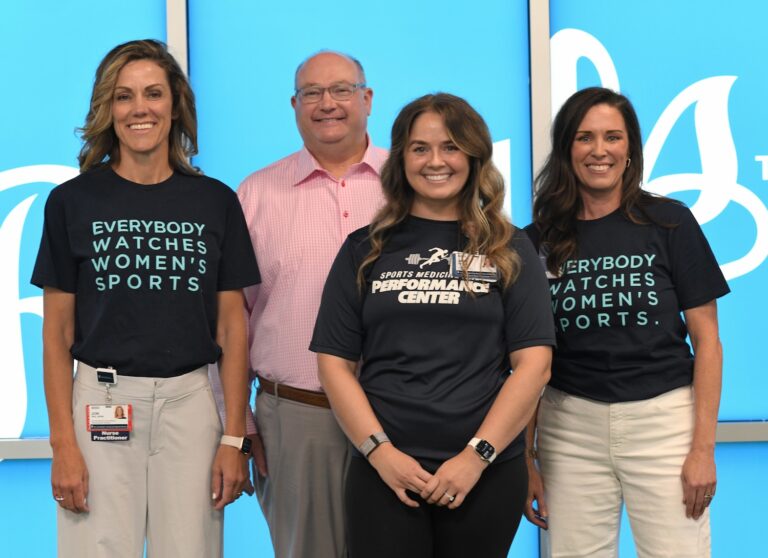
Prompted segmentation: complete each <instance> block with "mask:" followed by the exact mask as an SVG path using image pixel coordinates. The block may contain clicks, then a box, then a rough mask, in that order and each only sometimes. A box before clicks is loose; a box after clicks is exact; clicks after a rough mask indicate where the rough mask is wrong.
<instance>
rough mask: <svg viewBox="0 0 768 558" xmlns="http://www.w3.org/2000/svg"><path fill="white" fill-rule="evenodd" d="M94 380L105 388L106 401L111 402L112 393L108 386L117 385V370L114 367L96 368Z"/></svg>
mask: <svg viewBox="0 0 768 558" xmlns="http://www.w3.org/2000/svg"><path fill="white" fill-rule="evenodd" d="M96 381H97V382H99V383H100V384H101V385H103V386H104V387H105V388H106V390H107V395H106V398H105V399H106V401H107V403H111V402H112V393H110V391H109V388H111V387H112V386H116V385H117V370H115V369H114V368H111V367H110V368H97V369H96Z"/></svg>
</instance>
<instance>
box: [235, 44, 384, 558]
mask: <svg viewBox="0 0 768 558" xmlns="http://www.w3.org/2000/svg"><path fill="white" fill-rule="evenodd" d="M295 79H296V83H295V88H296V91H295V94H294V96H293V97H291V105H292V106H293V108H294V111H295V112H296V124H297V126H298V128H299V132H300V134H301V137H302V139H303V140H304V147H303V148H302V149H301V150H300V151H298V152H296V153H293V154H292V155H289V156H288V157H286V158H284V159H281V160H279V161H277V162H276V163H273V164H272V165H270V166H268V167H266V168H263V169H261V170H259V171H256V172H255V173H253V174H252V175H250V176H249V177H248V178H246V179H245V180H244V181H243V183H242V184H241V185H240V188H239V189H238V196H239V198H240V202H241V203H242V206H243V211H244V213H245V217H246V220H247V222H248V227H249V229H250V233H251V240H252V241H253V247H254V249H255V251H256V255H257V258H258V261H259V267H260V268H261V270H262V283H261V284H260V285H258V286H256V287H254V288H249V289H246V291H245V296H246V305H247V311H248V317H249V344H250V368H251V370H252V374H254V375H256V376H257V377H258V380H259V386H260V387H259V391H258V395H257V398H256V425H257V429H258V433H253V434H252V435H251V439H252V442H253V448H254V450H253V456H254V464H255V467H254V469H255V472H254V477H255V483H254V484H255V485H256V490H257V493H258V496H259V501H260V503H261V507H262V510H263V511H264V515H265V517H266V519H267V523H268V524H269V529H270V533H271V536H272V544H273V545H274V548H275V555H276V556H277V557H278V558H310V557H312V558H317V557H323V558H334V557H338V558H343V557H345V556H346V541H345V533H344V518H343V514H342V492H343V487H344V477H345V473H346V467H347V462H348V459H349V455H348V452H349V450H348V444H347V440H346V438H345V436H344V434H343V433H342V431H341V430H340V429H339V427H338V425H337V423H336V420H335V418H334V416H333V414H332V412H331V410H330V406H329V405H328V399H327V398H326V397H325V394H324V393H323V392H322V389H321V387H320V382H319V380H318V378H317V358H316V356H315V355H314V354H313V353H311V352H310V351H309V350H308V347H309V342H310V339H311V337H312V330H313V327H314V324H315V318H316V316H317V310H318V308H319V306H320V296H321V294H322V290H323V285H324V284H325V278H326V276H327V275H328V271H329V269H330V267H331V264H332V263H333V259H334V258H335V257H336V253H337V252H338V249H339V247H340V246H341V244H342V243H343V241H344V239H345V238H346V237H347V235H348V234H349V233H351V232H352V231H354V230H356V229H358V228H360V227H362V226H365V225H367V224H368V223H369V222H370V220H371V218H372V217H373V215H374V213H375V212H376V211H377V210H378V209H379V207H380V206H381V204H382V203H383V194H382V192H381V184H380V181H379V169H380V168H381V166H382V164H383V163H384V160H385V159H386V156H387V153H386V151H385V150H383V149H380V148H377V147H374V146H373V145H371V143H370V140H369V138H368V135H367V132H366V126H367V120H368V115H369V114H370V112H371V101H372V98H373V91H372V90H371V89H370V88H368V87H366V83H365V74H364V72H363V68H362V66H361V65H360V63H359V62H358V61H357V60H355V59H354V58H352V57H350V56H347V55H345V54H341V53H336V52H327V51H326V52H320V53H318V54H316V55H314V56H311V57H310V58H308V59H307V60H305V61H304V62H303V63H302V64H301V65H300V66H299V67H298V69H297V71H296V78H295ZM262 443H263V444H262ZM265 458H266V459H265Z"/></svg>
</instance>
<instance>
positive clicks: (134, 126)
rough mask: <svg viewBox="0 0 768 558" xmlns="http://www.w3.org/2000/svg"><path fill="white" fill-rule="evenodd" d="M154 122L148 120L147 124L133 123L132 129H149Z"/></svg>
mask: <svg viewBox="0 0 768 558" xmlns="http://www.w3.org/2000/svg"><path fill="white" fill-rule="evenodd" d="M152 126H154V124H152V123H151V122H147V123H146V124H131V125H130V128H131V130H149V129H150V128H151V127H152Z"/></svg>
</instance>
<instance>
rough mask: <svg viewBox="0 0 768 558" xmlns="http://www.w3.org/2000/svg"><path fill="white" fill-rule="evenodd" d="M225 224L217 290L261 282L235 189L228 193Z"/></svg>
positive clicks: (237, 287) (238, 287)
mask: <svg viewBox="0 0 768 558" xmlns="http://www.w3.org/2000/svg"><path fill="white" fill-rule="evenodd" d="M224 226H225V228H224V237H223V241H222V245H221V260H220V262H219V275H218V282H217V290H218V291H228V290H234V289H242V288H243V287H248V286H251V285H255V284H257V283H261V275H260V273H259V266H258V264H257V263H256V255H255V254H254V251H253V244H252V243H251V236H250V235H249V234H248V225H247V224H246V222H245V217H244V216H243V209H242V207H241V206H240V202H239V201H238V199H237V196H236V195H235V193H234V192H231V194H230V193H228V204H227V219H226V223H225V225H224Z"/></svg>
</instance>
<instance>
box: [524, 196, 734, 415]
mask: <svg viewBox="0 0 768 558" xmlns="http://www.w3.org/2000/svg"><path fill="white" fill-rule="evenodd" d="M647 211H648V213H649V215H650V216H651V217H652V218H653V220H654V221H655V222H656V223H663V224H668V225H671V226H669V227H666V226H661V225H658V224H647V225H639V224H636V223H633V222H632V221H630V220H629V219H627V218H626V217H625V216H624V215H623V213H622V212H621V211H619V210H617V211H614V212H613V213H611V214H609V215H606V216H605V217H602V218H600V219H595V220H590V221H579V222H578V223H577V234H578V246H579V251H578V257H576V258H574V259H572V260H569V261H568V262H566V263H565V265H564V266H563V267H562V268H561V273H560V277H557V278H555V277H551V276H550V280H549V281H550V294H551V297H552V310H553V312H554V316H555V326H556V328H557V350H556V351H555V354H554V359H553V362H552V379H551V380H550V385H552V386H553V387H555V388H557V389H559V390H562V391H565V392H567V393H570V394H572V395H578V396H581V397H587V398H590V399H594V400H597V401H604V402H621V401H638V400H642V399H649V398H651V397H655V396H657V395H660V394H662V393H666V392H668V391H670V390H673V389H675V388H678V387H682V386H686V385H689V384H691V382H692V381H693V355H692V354H691V350H690V347H689V346H688V344H687V343H686V336H687V334H688V331H687V328H686V326H685V322H684V320H683V317H682V315H681V311H683V310H687V309H689V308H695V307H696V306H700V305H702V304H705V303H707V302H709V301H711V300H714V299H716V298H719V297H721V296H723V295H725V294H726V293H728V292H729V291H730V289H729V288H728V284H727V282H726V281H725V278H724V277H723V274H722V272H721V271H720V268H719V267H718V264H717V261H716V260H715V256H714V254H713V253H712V250H711V249H710V247H709V243H708V242H707V239H706V238H705V237H704V234H703V233H702V231H701V228H700V227H699V225H698V223H697V222H696V219H695V218H694V217H693V214H692V213H691V212H690V210H688V208H686V207H685V206H683V205H680V204H677V203H673V202H659V203H657V204H653V205H650V206H649V207H648V208H647ZM526 232H528V233H529V235H530V236H531V238H532V240H533V241H534V244H538V236H539V235H538V233H537V231H536V229H535V226H534V225H529V226H528V227H526ZM540 252H541V260H542V264H543V265H545V266H546V259H545V258H546V255H545V254H544V253H543V252H542V251H540ZM548 275H549V274H548Z"/></svg>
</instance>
